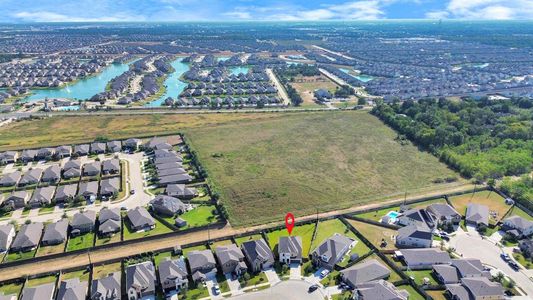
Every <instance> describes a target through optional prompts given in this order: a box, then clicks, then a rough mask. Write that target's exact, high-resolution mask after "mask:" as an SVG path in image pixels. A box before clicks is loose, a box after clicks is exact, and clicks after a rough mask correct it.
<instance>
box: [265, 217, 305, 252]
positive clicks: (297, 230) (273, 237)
mask: <svg viewBox="0 0 533 300" xmlns="http://www.w3.org/2000/svg"><path fill="white" fill-rule="evenodd" d="M314 230H315V224H314V223H311V224H305V225H301V226H295V227H294V228H293V229H292V234H291V235H293V236H300V237H301V238H302V257H305V258H307V257H309V248H311V240H312V239H313V232H314ZM283 236H289V233H288V232H287V229H285V228H284V229H280V230H276V231H272V232H269V233H267V237H268V243H269V244H270V248H272V251H274V252H275V253H277V246H278V243H279V238H280V237H283Z"/></svg>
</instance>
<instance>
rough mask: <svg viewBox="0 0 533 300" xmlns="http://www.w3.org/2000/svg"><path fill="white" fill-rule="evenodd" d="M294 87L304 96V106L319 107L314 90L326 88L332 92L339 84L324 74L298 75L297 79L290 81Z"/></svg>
mask: <svg viewBox="0 0 533 300" xmlns="http://www.w3.org/2000/svg"><path fill="white" fill-rule="evenodd" d="M290 84H291V85H292V87H293V88H295V89H296V91H298V93H299V94H300V96H301V97H302V100H303V103H302V106H304V107H313V106H315V107H318V106H319V105H318V104H317V103H316V102H315V96H314V91H315V90H317V89H324V90H328V91H330V92H331V93H332V94H333V93H334V92H335V89H336V88H338V87H339V86H338V85H337V84H335V83H334V82H333V81H331V80H330V79H329V78H327V77H326V76H324V75H319V76H297V77H295V81H294V82H291V83H290Z"/></svg>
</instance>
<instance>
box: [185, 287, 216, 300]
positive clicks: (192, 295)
mask: <svg viewBox="0 0 533 300" xmlns="http://www.w3.org/2000/svg"><path fill="white" fill-rule="evenodd" d="M206 297H209V291H208V290H207V288H206V287H205V286H203V285H202V284H198V285H197V286H196V287H194V286H193V285H192V284H189V288H188V289H187V290H186V291H185V294H183V296H182V295H181V294H180V297H179V298H180V299H191V300H195V299H202V298H206Z"/></svg>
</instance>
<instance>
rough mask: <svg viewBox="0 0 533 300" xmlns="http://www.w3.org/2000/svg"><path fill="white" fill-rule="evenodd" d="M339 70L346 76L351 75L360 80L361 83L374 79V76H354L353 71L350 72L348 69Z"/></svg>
mask: <svg viewBox="0 0 533 300" xmlns="http://www.w3.org/2000/svg"><path fill="white" fill-rule="evenodd" d="M339 70H341V71H343V72H344V73H346V74H349V75H352V76H353V77H355V78H357V79H359V80H361V81H362V82H369V81H370V80H372V79H374V76H370V75H365V74H359V75H354V74H353V70H350V69H346V68H339Z"/></svg>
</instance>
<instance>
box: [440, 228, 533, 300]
mask: <svg viewBox="0 0 533 300" xmlns="http://www.w3.org/2000/svg"><path fill="white" fill-rule="evenodd" d="M450 246H451V247H452V248H455V251H456V252H457V253H459V254H461V255H462V256H463V257H464V258H477V259H479V260H481V262H482V263H484V264H486V265H489V266H491V267H493V268H495V269H496V270H499V271H501V272H502V273H504V274H505V275H507V276H509V277H510V278H512V279H513V280H514V281H515V282H516V284H517V286H518V287H520V288H521V289H522V290H523V291H524V292H525V293H526V294H527V295H528V296H529V297H530V298H532V299H533V280H531V279H530V278H529V277H528V276H527V273H526V272H525V271H524V270H519V271H515V270H513V269H511V267H509V265H508V264H507V263H506V262H505V261H503V260H502V259H501V258H500V254H501V253H502V249H501V248H500V247H498V246H497V245H496V244H495V243H494V242H493V241H491V240H490V239H488V238H486V237H482V236H480V235H479V233H478V232H477V231H474V232H472V231H470V230H469V231H468V232H462V233H458V234H456V235H455V236H454V237H452V238H451V239H450Z"/></svg>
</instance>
